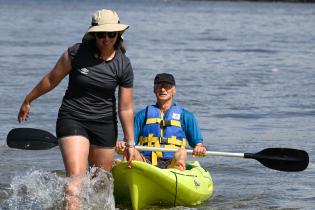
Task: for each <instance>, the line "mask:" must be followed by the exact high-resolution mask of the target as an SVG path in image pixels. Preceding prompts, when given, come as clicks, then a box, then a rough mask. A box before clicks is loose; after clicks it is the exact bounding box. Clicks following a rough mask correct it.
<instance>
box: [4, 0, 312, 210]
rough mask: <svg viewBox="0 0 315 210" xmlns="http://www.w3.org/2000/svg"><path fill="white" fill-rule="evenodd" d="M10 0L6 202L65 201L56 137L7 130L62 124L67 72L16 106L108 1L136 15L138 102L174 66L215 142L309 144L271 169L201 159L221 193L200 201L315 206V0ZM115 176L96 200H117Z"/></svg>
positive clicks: (129, 19) (123, 14)
mask: <svg viewBox="0 0 315 210" xmlns="http://www.w3.org/2000/svg"><path fill="white" fill-rule="evenodd" d="M0 5H1V7H0V14H1V15H0V31H1V32H0V48H1V50H0V71H1V77H0V87H1V88H0V96H1V100H0V107H1V109H0V160H1V161H0V168H1V171H0V208H1V209H58V208H61V206H62V204H61V203H60V202H61V201H60V200H61V196H62V185H63V183H64V182H65V181H66V179H65V178H64V168H63V163H62V159H61V155H60V151H59V150H58V148H54V149H51V150H47V151H20V150H14V149H10V148H8V147H7V146H6V143H5V139H6V135H7V133H8V132H9V131H10V129H12V128H15V127H21V126H22V127H34V128H41V129H44V130H48V131H50V132H52V133H54V132H55V127H54V126H55V119H56V115H57V111H58V108H59V105H60V103H61V99H62V96H63V94H64V91H65V88H66V84H67V81H66V80H65V81H63V82H62V83H61V84H60V85H59V86H58V87H57V88H56V89H54V90H53V91H52V92H50V93H48V94H46V95H45V96H43V97H41V98H40V99H39V100H37V101H35V102H34V103H33V104H32V110H31V116H30V119H29V121H28V122H27V123H25V124H22V125H21V124H18V122H17V120H16V116H17V112H18V109H19V107H20V105H21V103H22V100H23V98H24V96H25V94H26V93H27V92H28V91H30V89H31V88H32V87H33V86H34V85H35V84H36V83H37V82H38V81H39V80H40V79H41V77H42V76H43V75H44V74H45V73H46V72H47V71H48V70H49V69H51V68H52V67H53V65H54V64H55V62H56V60H57V59H58V57H59V56H60V55H61V54H62V53H63V52H64V50H66V48H67V47H68V46H70V45H72V44H73V43H75V42H80V40H81V38H82V36H83V34H84V32H85V31H86V29H87V26H88V25H89V24H90V15H91V14H92V12H93V11H95V10H97V9H100V8H113V9H116V10H117V11H118V13H119V14H120V18H121V20H122V22H125V23H128V24H129V25H130V26H131V27H130V29H128V31H127V33H126V34H125V40H126V47H127V55H128V57H129V58H130V59H131V61H132V65H133V68H134V72H135V94H134V102H135V110H136V111H137V110H139V109H140V108H143V107H144V106H145V105H146V104H152V103H154V96H153V92H152V91H153V89H152V81H153V78H154V76H155V74H156V73H161V72H171V73H173V74H174V75H175V77H176V81H177V95H176V96H175V99H176V102H177V103H178V104H181V105H183V106H185V107H186V108H187V109H189V110H191V111H193V112H194V113H195V115H196V117H197V118H198V120H199V122H200V126H201V128H202V132H203V135H204V138H205V143H206V144H207V145H208V147H209V148H210V149H211V150H213V151H226V152H258V151H260V150H261V149H264V148H268V147H288V148H298V149H303V150H306V151H307V152H308V153H309V155H310V165H309V167H308V169H307V170H305V171H303V172H300V173H285V172H279V171H274V170H270V169H268V168H266V167H264V166H262V165H261V164H260V163H258V162H257V161H255V160H245V159H233V158H225V157H207V158H203V159H201V160H200V161H201V163H202V164H203V166H204V167H205V168H206V169H208V170H210V171H211V174H212V176H213V179H214V183H215V190H214V196H213V197H212V198H211V199H209V200H208V201H206V202H205V203H203V204H202V205H200V206H197V207H194V208H192V209H213V210H218V209H277V210H278V209H303V210H304V209H313V208H314V206H315V190H314V188H315V181H314V180H315V179H314V178H315V177H314V174H315V171H314V170H315V167H314V155H315V147H314V143H313V142H314V138H315V132H314V130H315V129H314V128H315V126H314V125H315V118H314V116H315V109H314V107H315V94H314V90H315V82H314V78H315V70H314V69H315V68H314V67H315V63H314V57H315V44H314V43H315V31H314V28H315V4H299V3H294V4H291V3H272V2H271V3H255V2H227V1H217V2H215V1H179V0H175V1H167V0H165V1H157V0H150V1H149V0H148V1H144V0H143V1H141V0H132V1H96V0H93V1H68V2H63V1H50V0H46V1H39V0H31V1H27V2H24V1H21V0H20V1H4V0H2V1H0ZM120 137H122V135H121V131H120ZM87 177H89V175H87ZM87 182H88V181H87ZM107 183H108V186H109V191H107V192H104V193H105V194H106V196H105V195H104V194H97V195H95V194H93V193H91V192H92V191H90V190H89V189H86V190H85V191H84V192H85V193H86V195H85V201H86V203H85V205H86V206H85V207H86V208H90V209H102V208H106V207H104V206H102V205H101V204H100V203H97V204H95V201H96V200H97V199H98V200H99V201H100V202H102V203H103V204H104V203H106V202H111V201H112V200H113V198H112V197H110V194H111V193H110V186H111V180H110V179H108V182H107ZM43 186H46V188H45V187H43ZM108 196H109V197H108ZM48 198H50V199H48ZM110 205H112V204H109V206H110ZM108 208H111V207H108ZM116 208H121V209H124V208H127V207H119V206H118V207H116ZM155 209H156V208H155ZM157 209H161V208H160V207H157ZM170 209H172V210H177V209H178V210H179V209H180V210H183V209H185V210H186V209H191V208H188V207H176V208H170Z"/></svg>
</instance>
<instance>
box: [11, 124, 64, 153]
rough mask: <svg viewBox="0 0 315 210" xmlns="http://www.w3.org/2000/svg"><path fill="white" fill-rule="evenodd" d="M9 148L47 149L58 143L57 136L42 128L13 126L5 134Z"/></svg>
mask: <svg viewBox="0 0 315 210" xmlns="http://www.w3.org/2000/svg"><path fill="white" fill-rule="evenodd" d="M7 144H8V146H9V147H11V148H15V149H24V150H47V149H51V148H53V147H55V146H57V145H58V140H57V138H56V137H55V136H54V135H53V134H51V133H49V132H47V131H44V130H40V129H35V128H14V129H12V130H11V131H10V132H9V133H8V136H7Z"/></svg>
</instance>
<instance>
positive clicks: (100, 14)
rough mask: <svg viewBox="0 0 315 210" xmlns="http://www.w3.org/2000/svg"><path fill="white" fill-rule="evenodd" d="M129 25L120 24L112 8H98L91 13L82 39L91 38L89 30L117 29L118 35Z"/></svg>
mask: <svg viewBox="0 0 315 210" xmlns="http://www.w3.org/2000/svg"><path fill="white" fill-rule="evenodd" d="M128 28H129V26H128V25H125V24H121V23H120V20H119V17H118V14H117V13H116V12H115V11H114V10H106V9H102V10H98V11H96V12H95V13H94V14H93V15H92V23H91V26H90V28H89V30H88V31H87V32H86V33H85V35H84V37H83V39H93V36H91V34H90V32H112V31H119V32H120V35H121V34H123V33H124V31H125V30H126V29H128Z"/></svg>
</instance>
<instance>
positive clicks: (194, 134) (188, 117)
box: [134, 109, 203, 148]
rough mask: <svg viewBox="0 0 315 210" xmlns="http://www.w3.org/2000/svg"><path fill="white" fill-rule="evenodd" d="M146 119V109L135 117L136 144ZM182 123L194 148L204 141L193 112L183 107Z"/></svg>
mask: <svg viewBox="0 0 315 210" xmlns="http://www.w3.org/2000/svg"><path fill="white" fill-rule="evenodd" d="M145 120H146V109H142V110H140V111H139V112H138V113H137V114H136V116H135V118H134V133H135V144H138V143H139V137H140V136H141V133H142V128H143V126H144V124H145ZM180 123H181V126H182V129H183V131H184V133H185V135H186V139H187V141H188V143H189V145H190V146H191V147H192V148H194V147H195V146H196V144H198V143H202V142H203V137H202V134H201V131H200V127H199V124H198V121H197V119H196V118H195V116H194V114H193V113H192V112H189V111H187V110H186V109H183V111H182V114H181V116H180Z"/></svg>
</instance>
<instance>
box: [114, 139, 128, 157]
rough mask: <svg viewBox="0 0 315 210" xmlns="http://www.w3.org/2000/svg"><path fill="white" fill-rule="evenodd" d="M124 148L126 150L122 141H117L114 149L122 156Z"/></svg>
mask: <svg viewBox="0 0 315 210" xmlns="http://www.w3.org/2000/svg"><path fill="white" fill-rule="evenodd" d="M125 148H126V143H125V142H124V141H122V140H117V142H116V148H115V150H116V152H117V153H118V154H121V155H122V154H124V151H125Z"/></svg>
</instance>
